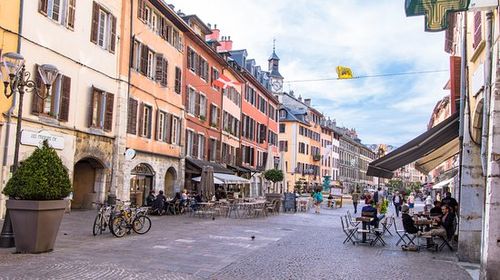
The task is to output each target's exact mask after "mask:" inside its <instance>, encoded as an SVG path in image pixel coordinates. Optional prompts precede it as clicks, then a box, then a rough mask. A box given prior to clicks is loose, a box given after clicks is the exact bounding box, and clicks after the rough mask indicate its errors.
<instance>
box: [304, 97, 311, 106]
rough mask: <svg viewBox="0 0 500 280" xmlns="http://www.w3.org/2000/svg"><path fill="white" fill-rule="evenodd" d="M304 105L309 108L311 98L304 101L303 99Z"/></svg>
mask: <svg viewBox="0 0 500 280" xmlns="http://www.w3.org/2000/svg"><path fill="white" fill-rule="evenodd" d="M304 103H305V104H306V105H307V106H309V107H311V98H306V99H304Z"/></svg>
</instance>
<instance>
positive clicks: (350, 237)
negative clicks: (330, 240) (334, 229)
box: [340, 216, 358, 245]
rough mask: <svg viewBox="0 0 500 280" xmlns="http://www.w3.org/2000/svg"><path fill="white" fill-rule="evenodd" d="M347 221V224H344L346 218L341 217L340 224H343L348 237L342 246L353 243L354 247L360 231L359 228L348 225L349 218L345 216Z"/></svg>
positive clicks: (343, 229)
mask: <svg viewBox="0 0 500 280" xmlns="http://www.w3.org/2000/svg"><path fill="white" fill-rule="evenodd" d="M345 219H346V223H345V224H344V218H343V217H342V216H341V217H340V222H341V223H342V231H343V232H344V233H345V235H346V238H345V239H344V242H342V244H345V243H346V242H352V244H353V245H354V244H356V243H355V240H354V238H355V235H356V232H357V231H358V228H357V227H350V226H349V225H348V224H347V216H345Z"/></svg>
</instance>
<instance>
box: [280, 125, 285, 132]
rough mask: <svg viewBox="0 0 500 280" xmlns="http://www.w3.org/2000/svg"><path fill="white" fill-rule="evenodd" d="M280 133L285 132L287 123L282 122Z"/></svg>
mask: <svg viewBox="0 0 500 280" xmlns="http://www.w3.org/2000/svg"><path fill="white" fill-rule="evenodd" d="M280 133H285V124H284V123H280Z"/></svg>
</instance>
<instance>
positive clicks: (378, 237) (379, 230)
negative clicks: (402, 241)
mask: <svg viewBox="0 0 500 280" xmlns="http://www.w3.org/2000/svg"><path fill="white" fill-rule="evenodd" d="M372 233H373V235H375V239H373V240H372V241H371V242H370V245H371V246H373V245H377V242H380V244H381V245H382V246H385V241H384V239H383V238H382V235H383V234H384V229H383V228H374V229H372Z"/></svg>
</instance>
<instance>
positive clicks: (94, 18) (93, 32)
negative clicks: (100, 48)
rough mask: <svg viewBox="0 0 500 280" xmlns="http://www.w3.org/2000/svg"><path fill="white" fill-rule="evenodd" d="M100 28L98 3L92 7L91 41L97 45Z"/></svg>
mask: <svg viewBox="0 0 500 280" xmlns="http://www.w3.org/2000/svg"><path fill="white" fill-rule="evenodd" d="M98 26H99V4H97V3H96V2H94V3H93V5H92V24H91V28H90V41H91V42H92V43H94V44H97V29H98Z"/></svg>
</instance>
